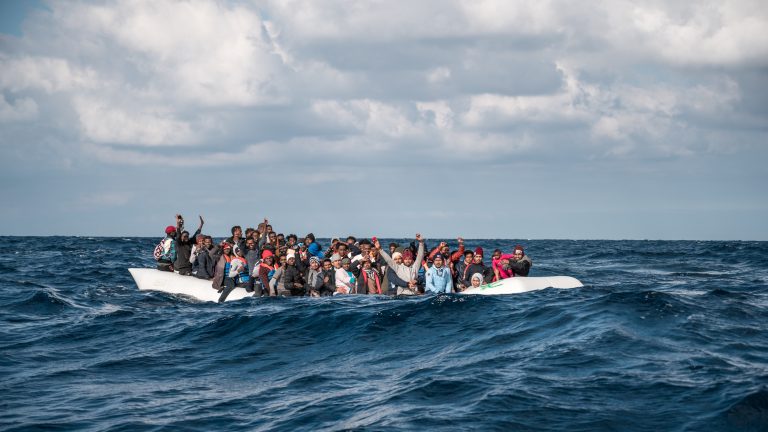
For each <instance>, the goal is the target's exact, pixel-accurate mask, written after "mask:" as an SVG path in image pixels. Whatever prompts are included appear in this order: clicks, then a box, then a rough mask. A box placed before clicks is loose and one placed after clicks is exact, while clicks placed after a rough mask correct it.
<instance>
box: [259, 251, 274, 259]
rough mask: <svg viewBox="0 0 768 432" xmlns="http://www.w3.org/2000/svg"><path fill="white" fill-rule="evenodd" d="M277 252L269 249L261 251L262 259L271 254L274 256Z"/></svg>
mask: <svg viewBox="0 0 768 432" xmlns="http://www.w3.org/2000/svg"><path fill="white" fill-rule="evenodd" d="M274 255H275V254H273V253H272V251H271V250H269V249H264V252H262V253H261V259H267V258H269V257H271V256H274Z"/></svg>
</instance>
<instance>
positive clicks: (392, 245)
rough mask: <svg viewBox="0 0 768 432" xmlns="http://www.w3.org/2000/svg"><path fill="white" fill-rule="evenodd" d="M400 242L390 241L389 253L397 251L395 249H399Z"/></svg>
mask: <svg viewBox="0 0 768 432" xmlns="http://www.w3.org/2000/svg"><path fill="white" fill-rule="evenodd" d="M397 246H398V244H397V243H390V244H389V254H390V255H392V254H393V253H395V249H397Z"/></svg>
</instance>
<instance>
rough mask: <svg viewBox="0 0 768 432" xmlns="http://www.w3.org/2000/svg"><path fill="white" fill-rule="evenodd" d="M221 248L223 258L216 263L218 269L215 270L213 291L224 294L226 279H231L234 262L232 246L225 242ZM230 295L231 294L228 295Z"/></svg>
mask: <svg viewBox="0 0 768 432" xmlns="http://www.w3.org/2000/svg"><path fill="white" fill-rule="evenodd" d="M219 248H220V249H221V256H220V257H219V259H218V261H217V262H216V267H215V268H214V270H213V283H212V284H211V286H213V289H215V290H216V291H219V292H222V291H223V290H224V283H225V279H227V278H228V277H229V267H230V263H231V262H232V245H231V244H229V243H227V242H226V241H223V242H222V243H221V244H220V245H219ZM227 294H229V293H227Z"/></svg>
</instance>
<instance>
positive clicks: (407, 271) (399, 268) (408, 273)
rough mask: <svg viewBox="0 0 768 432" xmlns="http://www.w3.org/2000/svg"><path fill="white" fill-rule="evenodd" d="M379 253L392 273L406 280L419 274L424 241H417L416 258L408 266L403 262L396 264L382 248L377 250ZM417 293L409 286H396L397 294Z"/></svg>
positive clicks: (422, 258) (412, 278)
mask: <svg viewBox="0 0 768 432" xmlns="http://www.w3.org/2000/svg"><path fill="white" fill-rule="evenodd" d="M379 255H381V257H382V258H384V261H386V262H387V265H388V266H389V268H391V269H392V270H393V271H394V273H395V274H396V275H397V277H399V278H400V279H402V280H404V281H406V282H408V281H411V280H415V279H416V278H417V277H418V275H419V269H420V268H421V263H422V262H423V261H424V242H419V249H418V252H416V260H415V261H413V264H411V265H410V266H407V265H405V264H397V263H395V261H394V260H392V257H391V256H389V254H388V253H387V252H386V251H385V250H384V249H381V250H379ZM415 294H417V293H416V292H415V290H413V289H410V288H407V287H406V288H402V287H398V288H397V295H415Z"/></svg>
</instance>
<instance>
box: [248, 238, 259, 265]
mask: <svg viewBox="0 0 768 432" xmlns="http://www.w3.org/2000/svg"><path fill="white" fill-rule="evenodd" d="M260 256H261V254H260V253H259V249H258V248H257V247H256V240H254V239H253V237H246V238H245V259H246V261H248V268H251V269H253V268H255V267H256V266H257V265H258V263H259V261H260V259H259V257H260Z"/></svg>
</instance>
